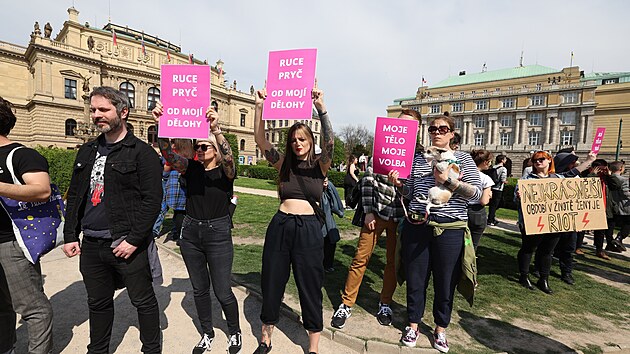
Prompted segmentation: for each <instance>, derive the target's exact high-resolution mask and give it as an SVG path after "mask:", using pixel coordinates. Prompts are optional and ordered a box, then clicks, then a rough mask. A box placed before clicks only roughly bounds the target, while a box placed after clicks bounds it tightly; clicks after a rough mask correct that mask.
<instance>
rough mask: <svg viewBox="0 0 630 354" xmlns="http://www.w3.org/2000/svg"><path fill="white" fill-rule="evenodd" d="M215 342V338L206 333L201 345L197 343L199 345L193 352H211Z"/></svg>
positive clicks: (196, 353)
mask: <svg viewBox="0 0 630 354" xmlns="http://www.w3.org/2000/svg"><path fill="white" fill-rule="evenodd" d="M213 340H214V337H210V335H208V334H206V333H204V334H203V337H201V340H200V341H199V343H197V345H196V346H195V347H194V348H193V351H192V352H193V354H203V353H205V352H206V351H209V350H210V349H212V341H213Z"/></svg>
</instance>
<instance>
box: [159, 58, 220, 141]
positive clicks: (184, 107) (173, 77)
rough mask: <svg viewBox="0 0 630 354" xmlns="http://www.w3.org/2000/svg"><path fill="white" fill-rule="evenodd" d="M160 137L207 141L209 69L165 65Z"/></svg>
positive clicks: (205, 66) (207, 67)
mask: <svg viewBox="0 0 630 354" xmlns="http://www.w3.org/2000/svg"><path fill="white" fill-rule="evenodd" d="M160 83H161V92H160V100H161V101H162V104H163V105H164V114H163V115H162V117H160V130H159V134H160V137H163V138H191V139H206V138H208V128H209V124H208V121H207V120H206V109H207V107H208V105H209V103H210V67H209V66H207V65H162V68H161V79H160Z"/></svg>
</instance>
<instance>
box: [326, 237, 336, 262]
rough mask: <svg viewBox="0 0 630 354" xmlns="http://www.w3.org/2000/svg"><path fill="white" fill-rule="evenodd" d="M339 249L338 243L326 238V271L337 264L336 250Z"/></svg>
mask: <svg viewBox="0 0 630 354" xmlns="http://www.w3.org/2000/svg"><path fill="white" fill-rule="evenodd" d="M336 249H337V242H336V241H335V242H333V241H331V240H330V237H328V236H326V237H324V269H329V268H332V266H333V263H334V262H335V250H336Z"/></svg>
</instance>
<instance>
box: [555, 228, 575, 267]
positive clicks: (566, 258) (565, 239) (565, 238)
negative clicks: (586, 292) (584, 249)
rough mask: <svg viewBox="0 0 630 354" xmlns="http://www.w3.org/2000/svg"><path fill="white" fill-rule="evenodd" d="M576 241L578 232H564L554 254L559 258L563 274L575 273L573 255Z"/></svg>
mask: <svg viewBox="0 0 630 354" xmlns="http://www.w3.org/2000/svg"><path fill="white" fill-rule="evenodd" d="M576 240H577V232H563V233H561V234H560V240H558V244H557V245H556V249H555V251H554V254H555V256H556V257H558V263H559V264H560V271H561V272H562V274H571V272H573V253H574V252H575V245H576Z"/></svg>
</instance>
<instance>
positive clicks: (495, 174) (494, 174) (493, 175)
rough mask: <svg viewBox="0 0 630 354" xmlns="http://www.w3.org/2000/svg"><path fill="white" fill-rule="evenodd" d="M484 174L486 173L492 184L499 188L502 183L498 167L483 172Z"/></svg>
mask: <svg viewBox="0 0 630 354" xmlns="http://www.w3.org/2000/svg"><path fill="white" fill-rule="evenodd" d="M483 173H485V174H486V175H488V177H490V179H491V180H492V182H494V185H495V186H498V185H499V183H501V179H499V170H498V169H497V168H496V167H491V168H489V169H487V170H485V171H483Z"/></svg>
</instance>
